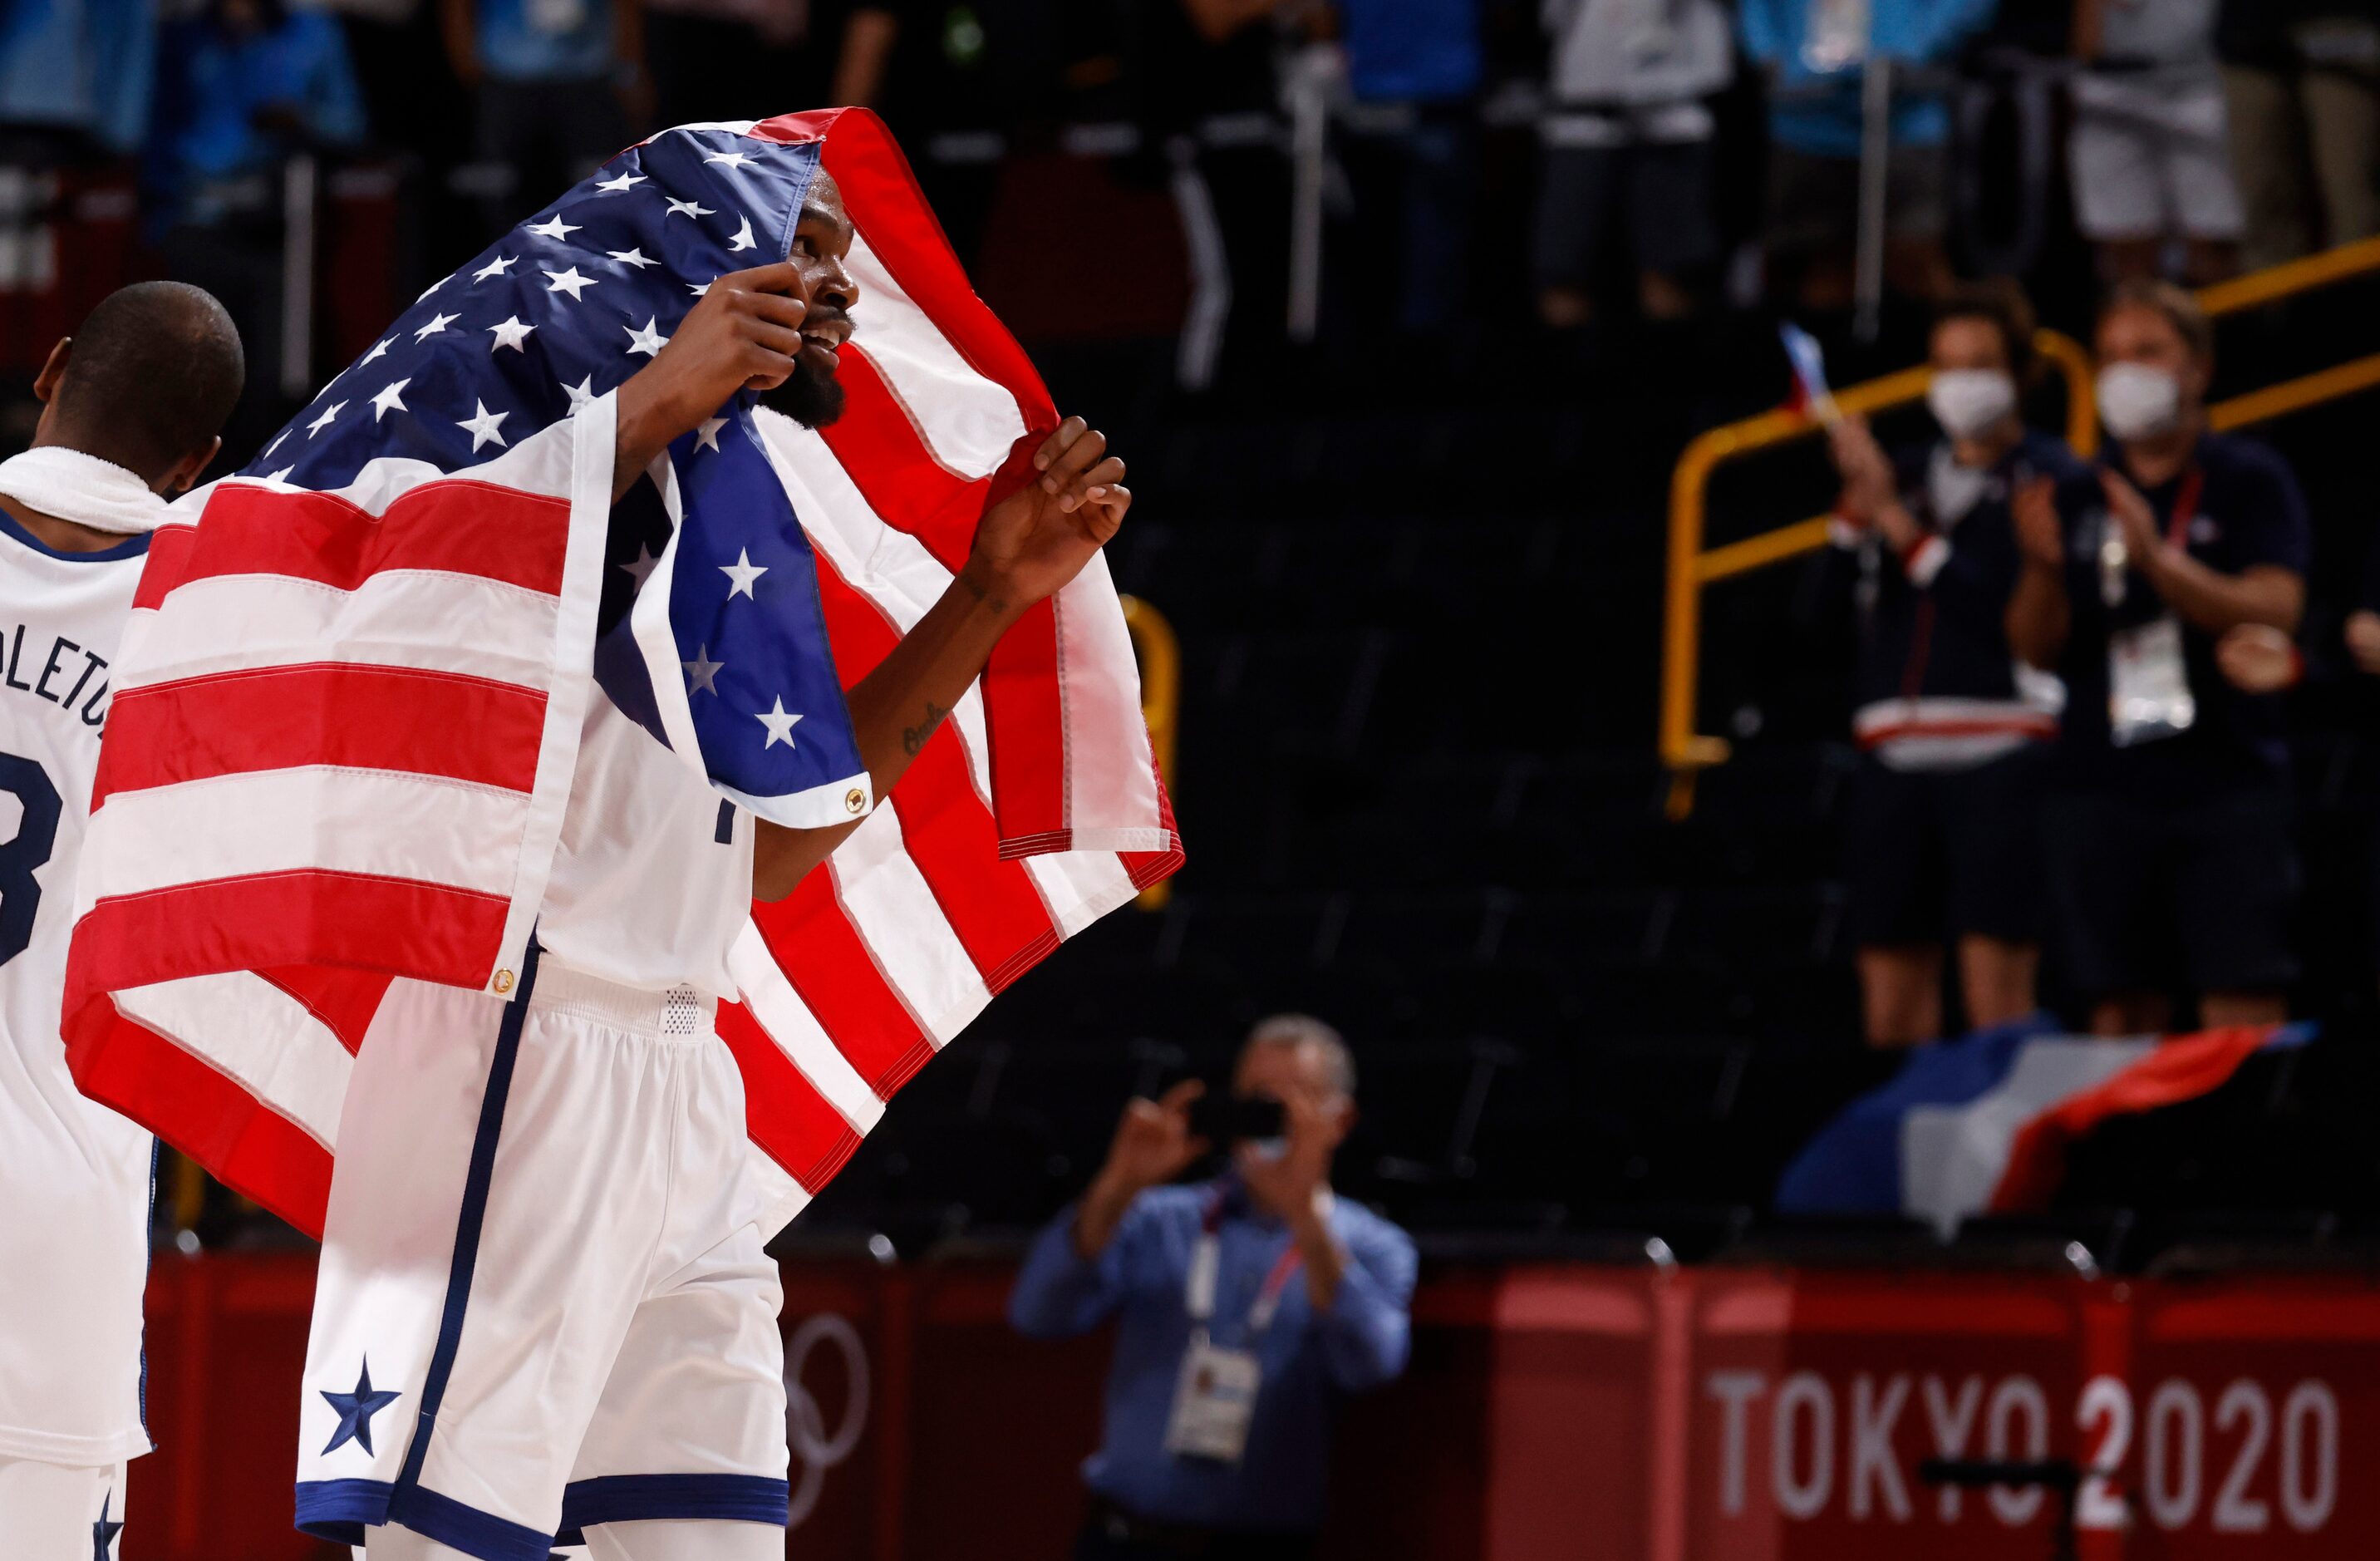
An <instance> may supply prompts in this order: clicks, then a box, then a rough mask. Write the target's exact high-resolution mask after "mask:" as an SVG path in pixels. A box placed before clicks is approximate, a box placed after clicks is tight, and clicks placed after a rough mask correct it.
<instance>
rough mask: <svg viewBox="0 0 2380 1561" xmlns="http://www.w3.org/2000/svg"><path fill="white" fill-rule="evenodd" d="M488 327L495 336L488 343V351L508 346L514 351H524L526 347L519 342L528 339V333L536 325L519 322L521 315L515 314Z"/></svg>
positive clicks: (534, 328)
mask: <svg viewBox="0 0 2380 1561" xmlns="http://www.w3.org/2000/svg"><path fill="white" fill-rule="evenodd" d="M488 329H489V330H490V331H491V332H492V333H493V334H494V335H495V338H496V339H495V340H494V341H492V342H490V343H489V344H488V350H489V351H490V352H493V351H494V350H496V348H500V347H509V348H512V349H513V350H514V351H515V352H524V351H527V350H528V349H527V348H524V347H522V346H521V343H523V342H525V341H527V340H528V334H529V333H530V332H531V331H534V330H536V329H537V327H536V326H534V325H525V324H523V323H521V317H520V316H519V315H517V314H515V315H512V316H510V317H509V318H507V319H505V320H504V321H502V322H500V323H497V324H493V325H491V326H489V327H488Z"/></svg>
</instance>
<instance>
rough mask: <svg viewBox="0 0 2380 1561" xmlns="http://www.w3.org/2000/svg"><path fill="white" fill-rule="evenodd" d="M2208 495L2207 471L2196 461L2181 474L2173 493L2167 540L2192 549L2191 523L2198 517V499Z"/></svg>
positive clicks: (2167, 524) (2181, 547)
mask: <svg viewBox="0 0 2380 1561" xmlns="http://www.w3.org/2000/svg"><path fill="white" fill-rule="evenodd" d="M2205 496H2206V473H2205V471H2204V470H2202V469H2201V468H2200V467H2199V466H2198V464H2197V463H2196V462H2194V461H2193V462H2192V463H2191V468H2190V470H2188V471H2185V472H2183V473H2182V474H2181V486H2180V489H2179V490H2177V491H2176V492H2175V494H2174V495H2173V516H2172V518H2170V519H2168V520H2167V521H2166V526H2165V540H2166V541H2167V543H2169V544H2171V545H2172V546H2175V547H2178V548H2180V549H2181V550H2182V551H2183V552H2185V553H2186V552H2188V551H2189V550H2190V523H2191V522H2192V520H2195V519H2197V518H2198V501H2199V500H2201V499H2203V498H2204V497H2205Z"/></svg>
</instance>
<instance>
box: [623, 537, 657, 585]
mask: <svg viewBox="0 0 2380 1561" xmlns="http://www.w3.org/2000/svg"><path fill="white" fill-rule="evenodd" d="M660 562H661V560H660V559H658V558H656V557H654V556H653V550H652V549H651V548H650V547H647V546H646V545H645V544H644V543H637V555H636V557H635V558H633V559H631V560H629V561H628V562H627V563H625V564H614V565H613V566H612V567H613V568H615V569H625V570H627V571H628V578H629V579H633V580H635V581H636V582H637V589H638V590H642V589H644V584H645V577H646V576H647V575H650V574H651V573H652V572H653V567H654V566H655V565H657V564H659V563H660Z"/></svg>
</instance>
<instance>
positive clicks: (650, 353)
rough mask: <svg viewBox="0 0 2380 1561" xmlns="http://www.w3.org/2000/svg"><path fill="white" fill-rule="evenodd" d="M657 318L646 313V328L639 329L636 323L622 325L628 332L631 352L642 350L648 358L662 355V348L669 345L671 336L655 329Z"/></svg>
mask: <svg viewBox="0 0 2380 1561" xmlns="http://www.w3.org/2000/svg"><path fill="white" fill-rule="evenodd" d="M655 318H656V317H655V316H653V315H650V314H648V315H646V316H645V328H644V329H643V330H641V331H640V330H638V329H637V328H636V327H635V326H634V325H623V326H621V327H620V329H622V330H624V331H625V332H627V333H628V350H629V351H630V352H641V353H643V354H644V355H645V356H646V357H648V358H656V357H659V356H660V355H661V350H662V348H664V347H666V346H668V345H669V337H667V336H665V335H662V334H661V333H660V332H659V331H656V330H654V329H653V322H654V320H655Z"/></svg>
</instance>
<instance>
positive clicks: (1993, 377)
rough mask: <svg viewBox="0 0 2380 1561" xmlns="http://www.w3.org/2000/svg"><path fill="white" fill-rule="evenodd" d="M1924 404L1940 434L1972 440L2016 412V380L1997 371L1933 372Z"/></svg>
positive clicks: (1949, 370)
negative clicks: (1938, 424) (1940, 427)
mask: <svg viewBox="0 0 2380 1561" xmlns="http://www.w3.org/2000/svg"><path fill="white" fill-rule="evenodd" d="M1925 405H1926V408H1927V409H1929V410H1931V411H1932V412H1933V414H1934V421H1936V422H1937V423H1940V424H1941V425H1942V432H1943V433H1947V434H1949V436H1950V437H1951V438H1953V439H1973V438H1974V437H1975V436H1976V435H1977V434H1979V433H1983V432H1984V431H1985V430H1986V429H1988V428H1990V427H1991V426H1992V425H1993V424H1995V423H1997V422H1998V421H2000V420H2001V419H2002V418H2005V417H2007V416H2008V415H2009V414H2010V412H2013V411H2015V410H2016V381H2014V380H2012V379H2010V377H2009V376H2008V375H2006V374H2004V373H2002V372H1999V371H1998V369H1937V370H1935V371H1934V380H1933V383H1932V384H1928V385H1927V386H1926V387H1925Z"/></svg>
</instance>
